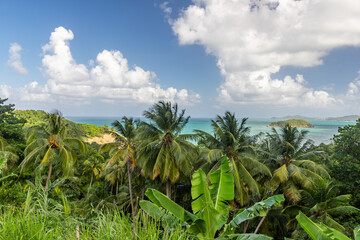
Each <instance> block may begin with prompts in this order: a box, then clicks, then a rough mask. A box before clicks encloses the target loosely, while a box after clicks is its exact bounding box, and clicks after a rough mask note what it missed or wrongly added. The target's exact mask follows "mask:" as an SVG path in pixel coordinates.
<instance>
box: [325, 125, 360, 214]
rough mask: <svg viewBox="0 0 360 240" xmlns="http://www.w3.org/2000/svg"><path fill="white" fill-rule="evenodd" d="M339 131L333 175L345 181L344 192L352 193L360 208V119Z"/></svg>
mask: <svg viewBox="0 0 360 240" xmlns="http://www.w3.org/2000/svg"><path fill="white" fill-rule="evenodd" d="M338 132H339V134H338V135H335V136H334V144H335V150H334V152H335V153H334V154H333V155H332V157H331V161H330V163H329V167H330V170H331V175H332V176H333V177H334V178H335V179H337V180H338V181H340V182H342V183H343V188H342V192H343V193H351V194H352V195H353V200H354V202H353V204H354V205H355V206H356V207H359V208H360V178H359V176H360V147H359V146H360V120H358V121H357V122H356V124H355V125H346V126H344V127H340V128H339V130H338Z"/></svg>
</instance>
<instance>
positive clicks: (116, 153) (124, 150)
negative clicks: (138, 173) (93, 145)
mask: <svg viewBox="0 0 360 240" xmlns="http://www.w3.org/2000/svg"><path fill="white" fill-rule="evenodd" d="M139 124H140V122H139V121H135V120H134V119H133V118H127V117H123V118H122V121H121V122H119V121H115V122H113V124H112V125H113V127H114V128H115V129H116V130H117V131H118V133H116V132H113V135H114V136H115V137H116V141H115V142H113V143H107V144H104V145H102V146H101V151H109V152H110V159H109V162H108V164H107V166H106V168H109V167H112V166H113V165H114V164H115V163H116V162H117V165H116V166H117V167H122V166H124V165H125V164H126V165H127V175H128V183H129V193H130V203H131V212H132V216H133V217H135V208H134V202H133V193H132V177H131V173H132V170H134V168H135V166H136V163H137V160H136V150H135V136H136V129H137V128H138V126H139Z"/></svg>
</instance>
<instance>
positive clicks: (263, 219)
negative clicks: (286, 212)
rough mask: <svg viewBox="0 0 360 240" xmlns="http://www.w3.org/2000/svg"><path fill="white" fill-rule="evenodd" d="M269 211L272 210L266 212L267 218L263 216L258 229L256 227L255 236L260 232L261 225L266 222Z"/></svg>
mask: <svg viewBox="0 0 360 240" xmlns="http://www.w3.org/2000/svg"><path fill="white" fill-rule="evenodd" d="M269 210H270V209H268V210H266V213H265V216H263V217H262V218H261V220H260V222H259V225H257V227H256V229H255V232H254V234H256V233H257V232H258V231H259V229H260V227H261V225H262V224H263V222H264V221H265V218H266V216H267V214H268V213H269Z"/></svg>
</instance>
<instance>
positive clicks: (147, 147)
mask: <svg viewBox="0 0 360 240" xmlns="http://www.w3.org/2000/svg"><path fill="white" fill-rule="evenodd" d="M184 115H185V110H184V109H183V110H181V111H180V112H179V110H178V105H177V104H174V105H173V106H172V105H171V102H166V103H165V102H164V101H160V102H158V103H156V104H154V105H153V106H152V107H151V108H150V109H149V110H148V111H145V112H144V116H145V117H146V118H147V119H148V120H150V123H146V122H144V123H143V124H142V126H141V128H140V132H139V135H138V139H139V140H140V143H139V148H138V150H139V151H138V153H139V160H140V163H141V168H142V172H143V173H144V174H145V175H149V176H152V179H155V178H156V177H157V176H160V178H161V181H162V182H165V183H166V195H167V196H168V197H169V198H171V185H172V184H173V183H174V182H176V181H177V179H178V178H179V176H180V175H181V174H183V175H184V176H191V173H192V171H193V162H192V161H194V160H195V159H196V156H197V149H196V147H195V146H194V145H193V144H192V143H190V142H189V141H187V139H189V138H191V137H193V134H181V131H182V130H183V128H184V127H185V126H186V124H187V123H188V122H189V119H190V117H185V116H184Z"/></svg>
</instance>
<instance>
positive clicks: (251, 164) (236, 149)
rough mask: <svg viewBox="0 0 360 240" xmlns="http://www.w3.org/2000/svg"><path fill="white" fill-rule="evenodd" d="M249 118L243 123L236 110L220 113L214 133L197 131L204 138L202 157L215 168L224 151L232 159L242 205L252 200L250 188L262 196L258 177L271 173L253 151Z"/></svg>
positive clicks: (236, 195)
mask: <svg viewBox="0 0 360 240" xmlns="http://www.w3.org/2000/svg"><path fill="white" fill-rule="evenodd" d="M246 121H247V118H243V119H242V120H241V122H239V121H238V120H237V119H236V117H235V114H234V113H230V112H228V111H227V112H225V115H224V116H223V117H222V116H217V117H216V120H212V121H211V125H212V128H213V131H214V135H211V134H209V133H207V132H204V131H201V130H196V132H197V133H198V134H199V136H200V138H201V139H200V140H199V145H200V146H202V150H203V151H202V153H201V157H202V158H206V159H207V160H208V161H209V162H211V163H213V165H214V167H213V168H212V170H215V169H217V168H218V165H219V163H220V162H219V159H220V156H221V155H222V154H225V155H226V156H227V157H228V158H229V160H230V162H231V164H232V167H233V170H232V172H233V175H234V182H235V199H236V201H237V202H239V203H240V205H241V206H243V205H245V204H246V203H248V202H249V191H250V192H251V193H253V194H256V195H258V196H259V195H260V189H259V185H258V183H257V181H256V179H255V176H260V175H262V176H264V175H265V176H271V172H270V170H269V169H268V168H267V167H266V166H265V165H264V164H262V163H261V162H259V161H258V160H257V159H256V158H255V157H254V155H253V154H251V152H252V150H251V146H250V141H251V139H250V137H249V132H250V128H249V127H246V126H245V124H246ZM212 170H211V171H212Z"/></svg>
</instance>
